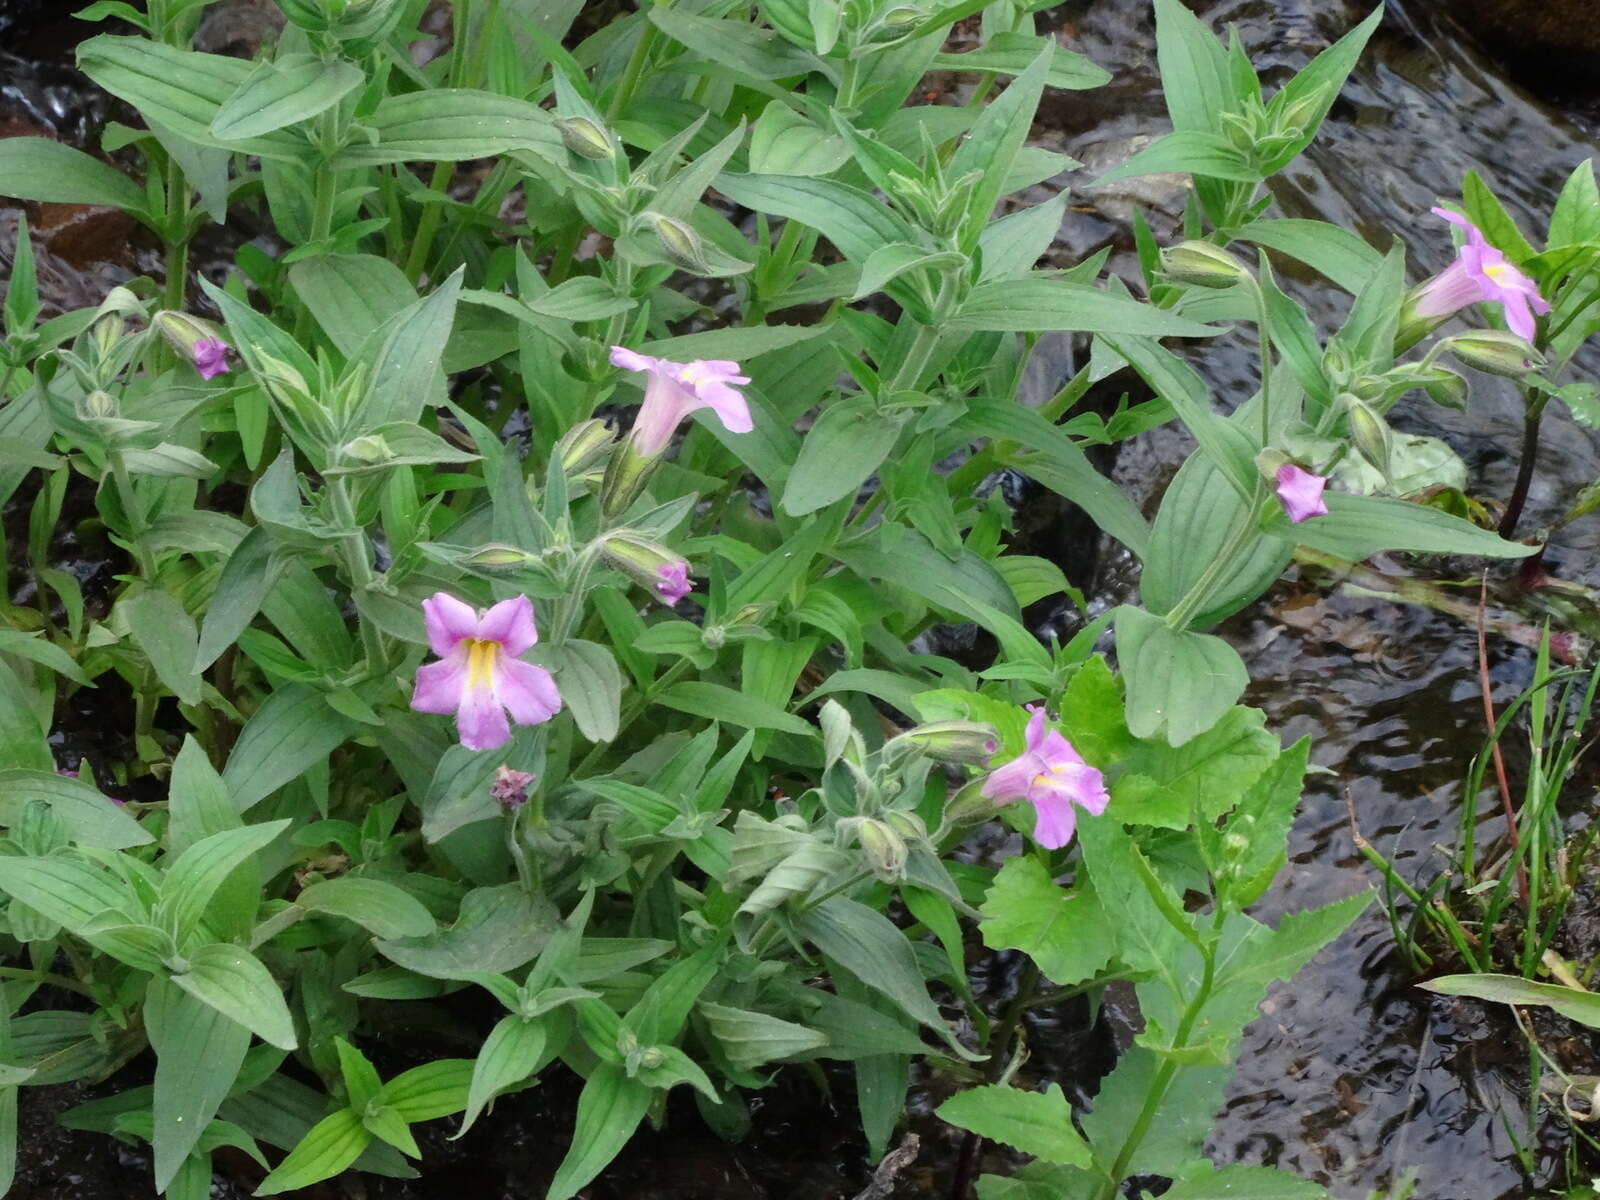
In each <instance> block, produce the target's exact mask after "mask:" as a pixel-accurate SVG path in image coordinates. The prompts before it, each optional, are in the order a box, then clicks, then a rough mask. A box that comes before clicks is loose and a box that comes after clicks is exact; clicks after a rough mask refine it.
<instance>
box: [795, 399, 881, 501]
mask: <svg viewBox="0 0 1600 1200" xmlns="http://www.w3.org/2000/svg"><path fill="white" fill-rule="evenodd" d="M899 437H900V422H899V421H897V420H894V419H893V418H891V417H890V416H889V414H887V413H882V412H879V411H878V410H877V409H876V408H875V407H874V406H873V404H872V402H871V401H870V400H868V399H867V398H865V397H860V398H857V399H855V400H838V401H835V402H833V403H832V404H830V405H828V406H827V407H826V408H824V409H823V410H822V415H821V416H819V417H818V418H817V420H816V423H815V424H814V425H812V427H811V431H810V432H809V433H807V434H806V439H805V441H804V442H803V443H802V444H801V446H800V457H799V459H798V460H796V462H795V464H794V469H793V470H792V471H791V472H790V473H789V481H788V484H787V485H786V486H785V487H784V489H783V501H782V506H783V510H784V512H786V513H788V514H789V515H790V516H795V517H801V516H804V515H806V514H807V513H811V512H815V511H816V510H817V509H819V508H826V507H827V506H828V505H830V504H832V503H833V502H834V501H835V500H838V499H839V498H840V497H842V496H848V495H852V494H853V493H854V492H855V491H856V490H857V489H858V488H860V486H861V485H862V483H864V482H865V481H866V479H867V477H868V476H869V475H871V474H872V473H873V472H874V471H876V470H877V469H878V467H879V466H881V465H882V463H883V460H884V459H885V458H887V457H888V456H889V451H891V450H893V449H894V445H895V442H896V441H898V440H899Z"/></svg>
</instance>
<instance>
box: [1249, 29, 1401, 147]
mask: <svg viewBox="0 0 1600 1200" xmlns="http://www.w3.org/2000/svg"><path fill="white" fill-rule="evenodd" d="M1383 9H1384V6H1383V5H1382V4H1380V5H1378V7H1377V8H1375V9H1374V10H1373V11H1372V14H1371V15H1370V16H1368V17H1367V19H1366V20H1364V21H1362V22H1361V24H1359V25H1357V26H1356V27H1355V28H1354V29H1352V30H1351V31H1350V32H1349V33H1347V34H1345V35H1344V36H1343V37H1342V38H1340V39H1339V40H1338V41H1337V42H1335V43H1334V44H1333V45H1331V46H1329V47H1328V48H1327V49H1326V50H1324V51H1323V52H1322V53H1321V54H1319V55H1317V56H1316V57H1315V58H1314V59H1312V60H1311V62H1310V63H1309V64H1307V65H1306V67H1305V68H1304V69H1303V70H1301V71H1300V73H1299V74H1297V75H1296V76H1295V77H1294V78H1293V79H1291V80H1289V82H1288V83H1286V84H1284V85H1283V90H1282V91H1281V92H1280V93H1279V94H1278V95H1277V96H1274V97H1273V98H1272V99H1273V103H1274V104H1279V103H1281V104H1282V105H1283V107H1284V108H1285V109H1291V108H1294V107H1297V106H1299V105H1301V104H1303V103H1305V102H1306V101H1309V100H1311V99H1312V98H1313V97H1315V98H1317V103H1316V104H1315V105H1314V106H1313V107H1312V108H1311V109H1310V110H1309V111H1308V112H1307V113H1306V115H1305V116H1304V117H1302V118H1301V120H1300V121H1299V122H1298V124H1299V127H1300V136H1299V137H1297V138H1296V139H1295V140H1294V141H1292V142H1290V143H1289V144H1288V145H1287V146H1285V147H1284V148H1283V149H1282V150H1280V151H1279V152H1278V153H1277V154H1276V155H1275V156H1274V157H1273V159H1272V161H1271V162H1270V163H1268V164H1267V165H1268V168H1269V173H1270V171H1281V170H1282V169H1283V168H1284V167H1286V166H1288V165H1289V163H1290V162H1291V161H1292V160H1293V159H1294V158H1295V157H1296V156H1297V155H1298V154H1299V153H1300V152H1301V151H1302V150H1304V149H1305V148H1306V147H1307V146H1309V145H1310V144H1311V139H1312V138H1314V137H1315V136H1316V135H1317V129H1318V128H1319V127H1320V126H1321V125H1322V121H1323V118H1325V117H1326V116H1327V115H1328V110H1329V109H1330V108H1332V107H1333V102H1334V101H1335V100H1336V99H1338V97H1339V93H1340V91H1341V90H1343V88H1344V84H1345V80H1346V79H1348V78H1349V77H1350V72H1351V71H1352V70H1353V69H1354V68H1355V65H1356V60H1357V59H1359V58H1360V57H1361V52H1362V51H1363V50H1364V49H1366V45H1367V39H1368V38H1370V37H1371V36H1372V33H1373V31H1374V30H1375V29H1377V28H1378V23H1379V22H1380V21H1382V20H1383Z"/></svg>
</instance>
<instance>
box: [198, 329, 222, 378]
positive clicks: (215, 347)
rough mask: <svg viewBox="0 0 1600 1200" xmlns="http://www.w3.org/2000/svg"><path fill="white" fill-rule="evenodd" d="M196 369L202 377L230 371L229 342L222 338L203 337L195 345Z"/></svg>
mask: <svg viewBox="0 0 1600 1200" xmlns="http://www.w3.org/2000/svg"><path fill="white" fill-rule="evenodd" d="M193 353H194V369H195V370H196V371H198V372H200V378H201V379H215V378H216V377H217V376H218V375H226V374H227V373H228V343H227V342H225V341H223V340H222V339H221V338H201V339H200V340H199V341H197V342H196V343H195V344H194V346H193Z"/></svg>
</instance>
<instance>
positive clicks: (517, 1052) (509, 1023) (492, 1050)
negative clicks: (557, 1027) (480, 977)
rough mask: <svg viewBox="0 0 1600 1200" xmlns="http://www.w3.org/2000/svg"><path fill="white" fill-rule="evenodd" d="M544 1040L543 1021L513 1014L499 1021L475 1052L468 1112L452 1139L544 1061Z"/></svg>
mask: <svg viewBox="0 0 1600 1200" xmlns="http://www.w3.org/2000/svg"><path fill="white" fill-rule="evenodd" d="M545 1041H546V1030H545V1025H544V1022H543V1021H538V1020H532V1021H530V1020H528V1019H527V1018H526V1017H520V1016H517V1015H516V1014H512V1015H511V1016H508V1017H502V1018H501V1020H500V1023H499V1024H497V1025H496V1026H495V1027H494V1028H493V1029H491V1030H490V1031H489V1036H488V1037H486V1038H485V1039H484V1040H483V1046H482V1048H481V1049H480V1050H479V1051H478V1057H477V1060H476V1061H475V1062H474V1064H473V1068H472V1083H471V1086H470V1087H469V1088H468V1090H467V1111H466V1113H465V1114H464V1115H463V1116H462V1118H461V1129H460V1131H459V1132H458V1133H456V1134H455V1135H454V1136H455V1137H460V1136H461V1135H462V1134H464V1133H466V1132H467V1130H469V1129H471V1128H472V1125H473V1122H475V1121H476V1120H477V1119H478V1114H479V1113H481V1112H482V1111H483V1109H484V1106H485V1105H486V1104H488V1103H489V1101H491V1100H493V1099H494V1098H495V1097H496V1096H498V1095H499V1094H500V1093H501V1092H503V1091H505V1090H506V1089H507V1088H510V1087H515V1086H516V1085H517V1084H519V1083H521V1082H522V1081H523V1080H524V1079H526V1078H528V1076H530V1075H532V1074H533V1072H534V1071H535V1070H536V1069H537V1068H538V1066H539V1064H540V1062H541V1061H543V1058H544V1049H545Z"/></svg>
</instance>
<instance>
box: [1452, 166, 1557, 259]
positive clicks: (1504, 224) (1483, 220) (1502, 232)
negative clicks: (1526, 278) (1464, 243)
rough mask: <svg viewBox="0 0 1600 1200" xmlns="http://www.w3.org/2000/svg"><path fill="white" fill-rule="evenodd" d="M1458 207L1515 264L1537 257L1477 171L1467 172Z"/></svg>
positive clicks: (1515, 223) (1490, 242) (1514, 221)
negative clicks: (1465, 211) (1464, 211)
mask: <svg viewBox="0 0 1600 1200" xmlns="http://www.w3.org/2000/svg"><path fill="white" fill-rule="evenodd" d="M1461 207H1462V208H1464V209H1466V210H1467V217H1468V219H1469V220H1471V222H1472V223H1473V224H1474V225H1476V226H1477V227H1478V229H1479V230H1480V231H1481V232H1482V233H1483V236H1484V239H1485V240H1486V241H1487V242H1488V243H1489V244H1490V245H1491V246H1493V247H1495V248H1496V249H1498V250H1503V251H1505V255H1506V257H1507V258H1509V259H1510V260H1511V261H1512V262H1514V263H1522V262H1526V261H1527V260H1528V259H1530V258H1532V257H1533V256H1534V255H1535V254H1537V253H1538V251H1536V250H1535V249H1534V248H1533V246H1531V245H1530V244H1529V242H1528V239H1527V238H1526V237H1524V236H1523V235H1522V230H1520V229H1518V228H1517V222H1516V219H1515V218H1514V217H1512V215H1511V214H1510V213H1508V212H1507V211H1506V206H1505V205H1504V204H1501V203H1500V200H1499V198H1498V197H1496V196H1495V194H1494V193H1493V192H1492V191H1490V190H1489V185H1488V184H1486V183H1484V181H1483V179H1482V177H1481V176H1479V174H1478V173H1477V172H1476V171H1468V172H1467V174H1466V177H1465V178H1464V179H1463V180H1462V181H1461Z"/></svg>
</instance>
